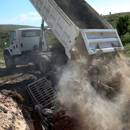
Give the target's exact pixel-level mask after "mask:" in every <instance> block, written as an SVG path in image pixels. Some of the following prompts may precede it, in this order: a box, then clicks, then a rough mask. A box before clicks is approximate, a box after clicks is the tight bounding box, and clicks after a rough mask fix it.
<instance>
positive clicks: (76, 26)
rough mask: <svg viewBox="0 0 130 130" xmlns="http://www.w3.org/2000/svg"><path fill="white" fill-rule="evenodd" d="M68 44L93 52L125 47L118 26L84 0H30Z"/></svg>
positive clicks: (116, 49)
mask: <svg viewBox="0 0 130 130" xmlns="http://www.w3.org/2000/svg"><path fill="white" fill-rule="evenodd" d="M30 1H31V3H32V4H33V6H34V7H35V8H36V9H37V11H38V12H39V14H40V15H41V17H42V18H43V19H44V20H45V22H46V23H47V24H48V26H49V27H50V28H51V30H52V31H53V33H54V34H55V35H56V36H57V38H58V39H59V40H60V42H61V43H62V45H63V46H64V47H65V51H66V55H67V56H68V57H69V58H71V52H72V48H75V50H77V51H79V54H83V55H93V54H98V53H106V52H113V51H121V50H124V48H123V46H122V43H121V40H120V38H119V36H118V34H117V31H116V30H115V29H112V27H111V25H110V24H109V23H108V22H106V21H105V20H104V19H103V18H102V17H101V16H100V15H98V13H97V12H96V11H95V10H94V9H93V8H92V7H91V6H90V5H88V4H87V3H86V2H85V1H84V0H55V1H54V0H30Z"/></svg>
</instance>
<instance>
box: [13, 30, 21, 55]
mask: <svg viewBox="0 0 130 130" xmlns="http://www.w3.org/2000/svg"><path fill="white" fill-rule="evenodd" d="M11 49H12V54H13V55H19V54H21V52H20V50H19V45H18V38H17V37H16V31H15V32H13V34H12V41H11Z"/></svg>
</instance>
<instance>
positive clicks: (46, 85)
mask: <svg viewBox="0 0 130 130" xmlns="http://www.w3.org/2000/svg"><path fill="white" fill-rule="evenodd" d="M27 92H28V93H29V95H30V96H31V98H32V100H33V102H34V104H42V105H43V107H44V108H45V107H46V106H48V105H50V104H52V103H53V102H54V101H55V100H56V93H55V91H54V89H53V88H52V86H51V82H50V81H49V80H47V79H46V78H45V77H43V78H41V79H39V80H37V81H35V82H33V83H31V84H29V85H28V86H27Z"/></svg>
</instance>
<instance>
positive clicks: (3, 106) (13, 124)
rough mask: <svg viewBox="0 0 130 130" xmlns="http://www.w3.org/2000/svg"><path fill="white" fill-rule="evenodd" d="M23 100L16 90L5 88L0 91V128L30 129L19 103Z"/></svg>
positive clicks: (9, 129) (5, 129)
mask: <svg viewBox="0 0 130 130" xmlns="http://www.w3.org/2000/svg"><path fill="white" fill-rule="evenodd" d="M22 101H23V98H22V97H21V96H20V95H19V94H17V93H16V92H12V91H9V90H3V91H2V92H1V93H0V130H30V129H29V127H28V125H27V123H26V120H25V118H24V116H23V113H22V110H21V109H20V108H19V105H18V103H22ZM17 102H18V103H17Z"/></svg>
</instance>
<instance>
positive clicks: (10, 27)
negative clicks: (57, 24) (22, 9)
mask: <svg viewBox="0 0 130 130" xmlns="http://www.w3.org/2000/svg"><path fill="white" fill-rule="evenodd" d="M32 27H33V26H25V25H11V24H10V25H6V24H1V25H0V33H1V32H2V33H5V32H12V31H14V30H15V29H18V28H32ZM33 28H35V27H33Z"/></svg>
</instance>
